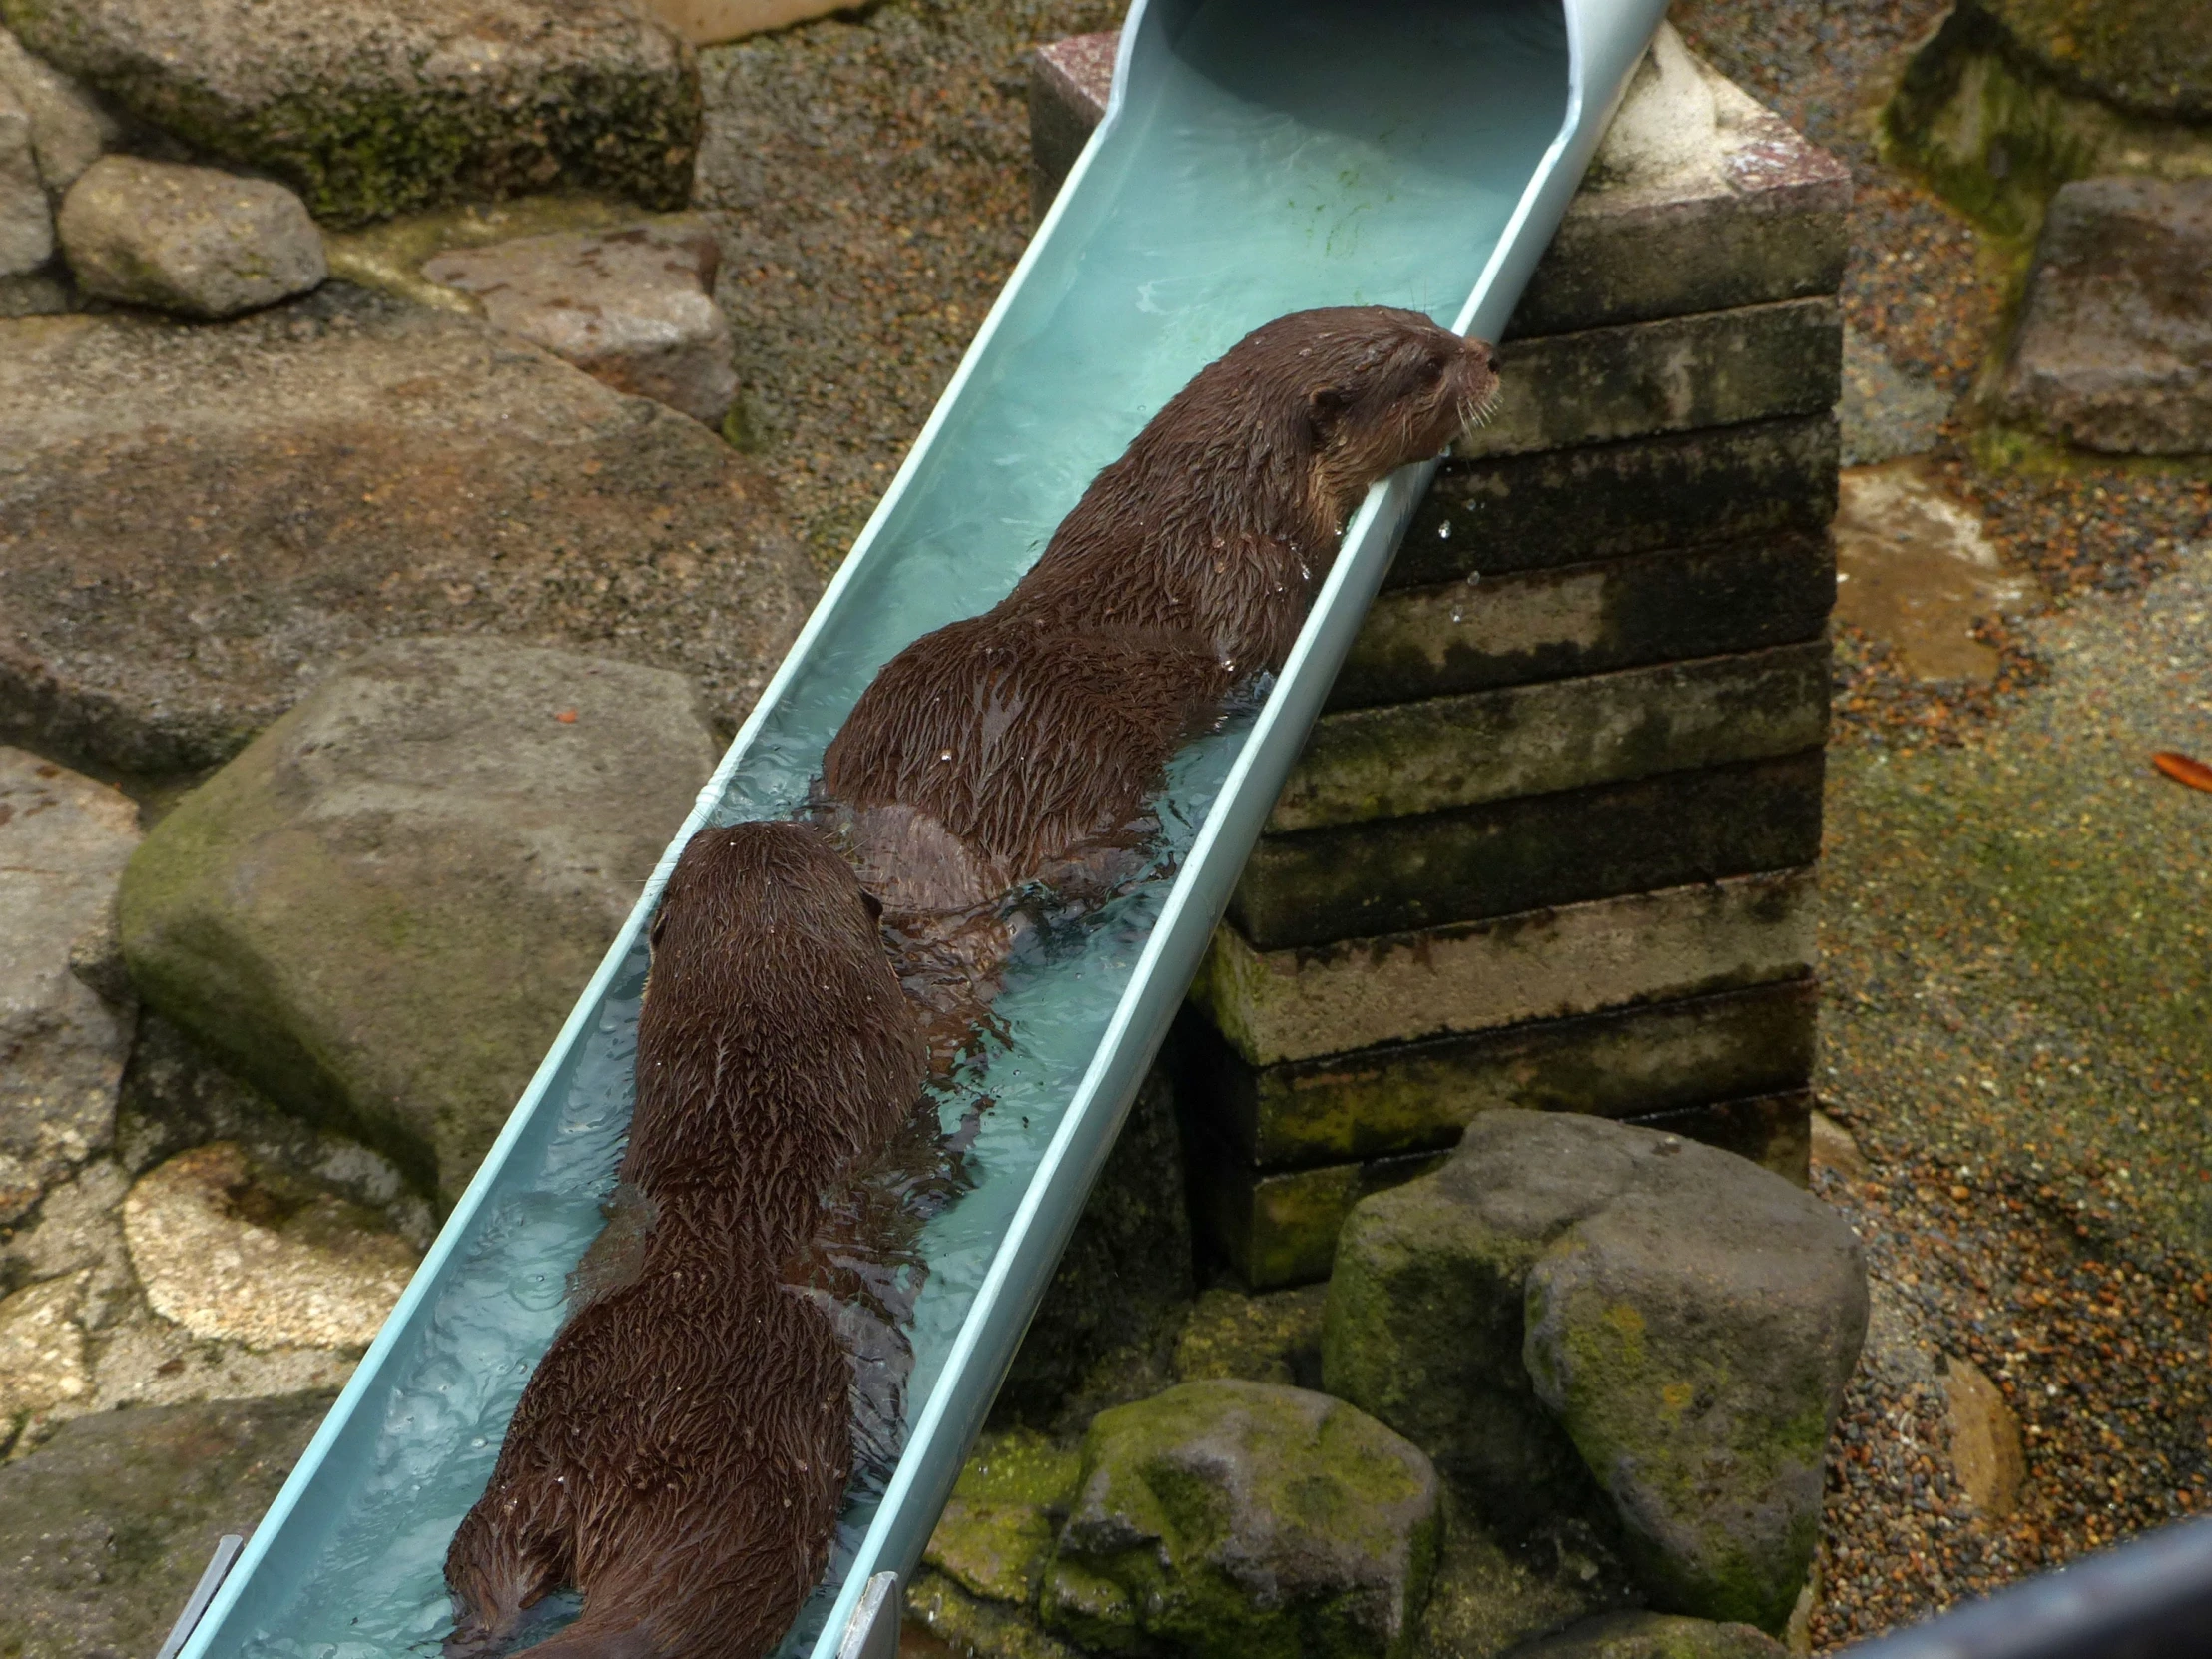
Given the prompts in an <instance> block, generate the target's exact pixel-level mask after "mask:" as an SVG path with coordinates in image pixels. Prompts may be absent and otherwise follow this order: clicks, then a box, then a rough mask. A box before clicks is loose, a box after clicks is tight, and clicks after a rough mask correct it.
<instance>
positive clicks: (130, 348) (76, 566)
mask: <svg viewBox="0 0 2212 1659" xmlns="http://www.w3.org/2000/svg"><path fill="white" fill-rule="evenodd" d="M0 457H4V459H0V738H5V737H9V736H27V737H29V738H31V739H32V740H33V742H34V743H35V745H36V746H37V747H42V748H53V749H58V750H62V751H64V752H72V753H79V754H86V755H90V756H93V757H96V758H98V759H100V760H102V761H104V762H105V763H106V764H109V765H112V766H114V767H116V768H118V769H119V770H124V771H132V772H145V773H165V772H181V771H190V770H197V769H199V768H203V767H207V766H210V765H214V764H216V763H219V762H221V761H224V760H226V759H228V758H229V757H230V756H232V755H234V754H236V753H237V752H238V751H239V749H240V748H241V747H242V746H243V745H244V744H245V743H246V742H247V740H248V739H249V738H251V737H252V736H253V735H254V733H256V732H257V731H259V730H261V729H262V728H263V727H265V726H267V725H268V724H269V723H270V722H271V721H272V720H274V719H276V717H277V715H279V714H281V713H282V712H283V711H284V710H285V709H286V708H288V707H290V706H291V704H292V703H293V702H295V701H296V700H297V699H298V697H299V696H300V694H301V693H302V692H303V691H304V690H305V689H306V687H307V686H308V685H310V684H311V683H312V682H313V680H314V679H315V678H316V677H317V676H318V675H319V674H320V673H322V672H323V671H325V670H326V669H327V667H328V665H329V664H330V663H332V662H333V661H335V660H336V659H338V658H340V657H342V656H343V655H344V654H346V653H347V652H349V651H352V650H356V649H359V648H360V647H362V646H364V645H367V644H369V643H371V642H373V641H375V640H378V639H389V638H394V637H402V636H413V635H421V634H434V633H466V634H492V635H506V636H510V637H514V638H519V639H523V640H530V641H534V642H538V643H551V644H564V645H570V646H574V647H577V648H579V649H583V650H587V651H594V652H611V653H613V654H616V655H619V656H622V657H625V658H628V659H631V660H633V661H642V662H648V663H653V664H655V665H657V666H660V667H665V668H674V669H681V670H683V671H684V672H685V673H687V674H689V675H690V676H691V677H692V678H693V679H694V680H695V681H697V682H699V683H700V684H701V685H702V687H703V689H704V690H705V692H706V694H707V697H708V699H709V703H710V706H711V708H712V709H713V711H714V718H715V720H716V722H717V723H718V725H720V726H722V727H723V728H725V729H728V728H731V727H734V726H735V725H736V724H737V722H738V721H739V720H740V719H741V718H742V717H743V715H744V714H745V711H746V710H747V709H748V708H749V707H750V706H751V704H752V701H753V697H754V694H755V692H756V691H757V690H758V689H759V687H760V685H761V683H762V682H763V681H764V680H765V679H766V678H767V676H768V674H769V673H770V671H771V670H772V669H773V668H774V666H775V664H776V662H777V661H778V660H779V659H780V658H781V657H782V655H783V651H784V648H785V646H786V645H787V644H788V643H789V641H790V640H791V637H792V635H793V634H794V633H795V632H796V631H797V630H798V627H799V624H800V622H801V620H802V619H803V618H804V616H805V612H806V607H807V605H808V604H809V603H810V602H811V601H812V599H813V596H814V593H815V591H816V588H817V585H818V584H817V582H816V579H815V577H814V575H813V573H812V572H811V571H810V569H809V568H808V566H807V564H806V561H805V559H804V557H803V556H802V554H801V553H800V550H799V548H798V546H797V545H796V543H795V542H794V541H793V539H792V538H791V536H790V535H789V534H788V533H787V532H786V530H785V528H784V524H783V522H782V519H781V517H780V515H779V514H778V513H777V512H776V511H775V509H774V503H773V497H772V495H771V492H770V490H769V487H768V486H767V484H766V483H765V482H764V481H763V479H762V476H761V474H760V472H759V471H758V469H756V468H755V467H754V466H753V465H752V464H751V463H750V462H748V461H746V460H745V459H744V458H743V457H742V456H740V455H738V454H736V453H735V452H734V451H733V450H731V448H730V447H729V445H727V444H725V443H723V442H722V441H721V440H720V439H719V438H717V437H715V436H714V435H713V434H712V433H709V432H707V431H705V430H704V429H702V428H701V426H700V425H699V423H698V422H697V421H693V420H688V419H685V418H684V417H683V416H681V415H678V414H676V413H675V412H674V411H672V410H668V409H664V408H662V407H661V406H659V405H658V404H654V403H649V402H645V401H643V400H640V399H637V398H628V397H624V396H621V395H620V394H619V393H617V392H614V391H612V390H610V389H609V388H607V387H606V386H603V385H601V384H599V382H597V381H596V380H593V379H591V378H590V377H589V376H588V375H584V374H580V373H578V372H577V371H576V370H575V369H573V368H571V367H570V366H569V365H568V364H566V363H563V362H561V361H560V360H559V359H557V358H555V357H552V356H549V355H547V354H546V353H544V352H542V351H540V350H538V349H537V348H536V347H534V346H530V345H526V344H524V343H522V342H521V341H518V340H513V339H510V338H508V337H506V336H504V335H502V334H500V333H498V332H497V331H496V330H494V329H491V328H489V327H487V326H486V325H485V324H484V323H482V322H480V321H477V320H475V319H473V318H470V317H465V316H455V315H452V314H449V313H446V312H442V311H435V310H430V309H426V308H424V307H421V306H416V305H407V304H402V303H400V302H398V301H395V300H390V299H386V298H382V297H378V296H374V295H369V294H366V293H364V292H362V291H361V290H359V289H356V288H350V287H344V286H341V285H340V284H337V283H328V284H325V286H324V287H322V288H321V289H319V290H318V291H316V292H315V293H313V294H311V295H309V296H308V297H307V298H305V299H303V300H298V301H295V302H293V303H291V304H288V305H284V306H281V307H277V308H275V309H272V310H268V311H259V312H256V313H254V314H253V315H251V316H247V317H243V318H240V319H239V320H237V321H235V322H229V323H220V324H195V325H185V324H179V323H171V322H165V321H162V320H159V319H154V318H145V317H125V316H63V317H37V318H26V319H23V320H20V321H14V322H0Z"/></svg>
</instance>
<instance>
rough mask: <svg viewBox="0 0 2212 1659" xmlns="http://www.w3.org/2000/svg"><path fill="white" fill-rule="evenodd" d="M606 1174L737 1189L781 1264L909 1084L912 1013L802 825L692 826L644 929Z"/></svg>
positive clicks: (822, 848) (912, 1080) (885, 1128)
mask: <svg viewBox="0 0 2212 1659" xmlns="http://www.w3.org/2000/svg"><path fill="white" fill-rule="evenodd" d="M651 937H652V944H653V967H652V972H651V974H650V976H649V978H648V980H647V984H646V994H645V1005H644V1007H643V1009H642V1010H641V1011H640V1012H639V1015H638V1091H637V1105H636V1107H635V1109H634V1110H633V1112H632V1115H631V1119H630V1144H629V1148H628V1150H627V1151H626V1152H625V1153H624V1155H623V1159H622V1166H621V1170H620V1172H619V1177H618V1178H619V1179H620V1180H622V1181H625V1182H628V1183H630V1184H632V1185H634V1186H636V1187H638V1188H640V1189H642V1190H644V1191H645V1192H648V1193H650V1194H652V1195H653V1196H654V1197H656V1198H658V1199H661V1200H663V1201H664V1202H665V1201H668V1200H670V1199H671V1198H672V1196H673V1195H674V1194H675V1193H676V1191H677V1190H678V1189H679V1188H685V1187H698V1188H706V1189H711V1190H713V1191H715V1192H717V1193H725V1194H730V1195H735V1196H741V1197H743V1198H745V1199H746V1200H748V1201H749V1204H750V1209H748V1208H747V1207H746V1206H744V1205H741V1206H739V1207H738V1208H737V1210H736V1212H735V1213H736V1214H737V1215H738V1217H739V1224H740V1225H743V1226H746V1227H748V1228H751V1229H756V1230H757V1231H758V1233H759V1236H760V1238H761V1240H762V1243H763V1246H764V1248H765V1249H767V1250H768V1251H769V1252H770V1253H771V1254H772V1255H774V1256H775V1257H777V1258H778V1259H781V1258H782V1256H783V1255H785V1254H786V1253H788V1252H790V1251H791V1250H793V1249H795V1248H797V1247H798V1246H799V1245H800V1244H802V1243H803V1242H804V1241H805V1240H806V1239H807V1237H808V1236H809V1235H810V1234H811V1233H812V1232H813V1230H814V1225H815V1218H816V1214H817V1208H818V1206H819V1204H820V1201H821V1199H822V1198H823V1196H824V1195H825V1194H827V1193H829V1192H830V1191H832V1190H833V1189H835V1188H837V1187H839V1186H841V1185H842V1184H843V1183H844V1182H845V1181H846V1180H848V1179H849V1178H850V1177H851V1175H852V1174H853V1173H854V1172H855V1171H856V1170H857V1169H858V1168H859V1167H860V1166H861V1165H862V1164H864V1163H865V1162H866V1161H867V1160H868V1159H869V1158H870V1157H871V1156H872V1155H873V1154H874V1152H875V1151H876V1150H877V1149H878V1148H880V1147H881V1146H882V1145H883V1143H884V1142H885V1141H887V1140H888V1139H889V1138H890V1136H891V1135H892V1134H894V1133H895V1132H896V1131H897V1128H898V1126H899V1124H900V1123H902V1122H903V1121H904V1120H905V1117H906V1113H907V1111H908V1109H909V1108H910V1107H911V1106H912V1105H913V1102H914V1097H915V1095H916V1093H917V1092H918V1091H919V1090H920V1088H921V1083H922V1078H923V1075H924V1064H925V1062H924V1058H923V1053H922V1046H921V1040H920V1036H919V1033H918V1030H917V1028H916V1025H915V1021H914V1016H913V1012H912V1010H911V1008H910V1007H909V1006H908V1005H907V1003H906V1001H905V998H904V997H903V996H902V995H901V994H900V991H899V985H898V977H897V975H896V974H895V973H894V972H893V971H892V969H891V966H890V963H889V961H888V960H887V958H886V957H885V955H884V952H883V944H882V935H881V933H880V931H879V930H878V927H877V922H876V909H875V907H874V906H873V905H872V904H871V903H870V902H869V900H868V898H867V897H866V895H865V894H864V893H863V892H862V890H861V888H860V885H859V882H858V881H857V880H856V879H855V878H854V876H853V873H852V870H851V867H850V866H849V865H848V864H847V863H846V862H845V861H844V860H843V859H842V858H841V857H839V856H838V855H837V853H836V852H835V851H834V850H832V849H831V847H830V845H829V843H828V842H827V841H826V840H825V839H824V837H823V835H822V834H821V832H820V831H818V830H815V829H813V828H812V827H810V826H807V825H803V824H741V825H733V826H731V827H729V828H727V829H707V830H701V831H700V832H699V833H698V834H696V835H694V836H693V837H692V839H691V841H690V842H689V844H687V845H686V846H685V848H684V850H683V853H682V854H681V856H679V857H678V859H677V862H676V868H675V869H674V870H673V871H672V872H671V873H670V875H669V880H668V888H667V890H666V892H665V893H664V894H663V895H662V898H661V909H660V913H659V914H658V915H657V916H655V918H654V921H653V931H652V935H651Z"/></svg>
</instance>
